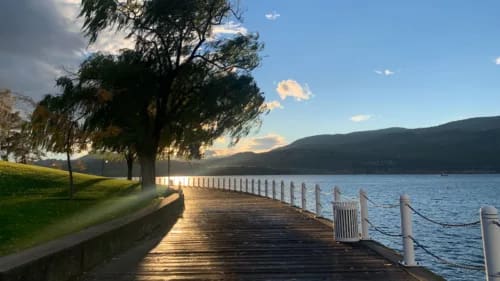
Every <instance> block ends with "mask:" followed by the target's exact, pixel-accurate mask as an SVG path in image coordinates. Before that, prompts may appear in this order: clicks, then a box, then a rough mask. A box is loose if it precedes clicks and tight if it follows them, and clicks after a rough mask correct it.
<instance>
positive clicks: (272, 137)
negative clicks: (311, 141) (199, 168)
mask: <svg viewBox="0 0 500 281" xmlns="http://www.w3.org/2000/svg"><path fill="white" fill-rule="evenodd" d="M222 140H224V141H222ZM228 143H229V139H227V138H221V140H219V141H216V142H215V144H214V146H213V147H211V148H209V149H207V150H205V155H206V156H207V157H208V156H215V157H221V156H228V155H232V154H235V153H240V152H247V151H252V152H255V153H261V152H266V151H269V150H272V149H275V148H278V147H281V146H284V145H286V144H287V141H286V140H285V138H284V137H283V136H280V135H278V134H267V135H265V136H260V137H251V138H243V139H241V140H240V141H239V142H238V143H237V144H236V145H235V146H233V147H227V145H228ZM224 146H225V147H224Z"/></svg>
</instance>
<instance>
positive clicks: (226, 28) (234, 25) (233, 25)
mask: <svg viewBox="0 0 500 281" xmlns="http://www.w3.org/2000/svg"><path fill="white" fill-rule="evenodd" d="M212 33H213V34H214V35H220V34H229V35H232V34H247V33H248V30H247V29H246V28H245V27H244V26H242V25H241V24H240V23H238V22H234V21H230V22H227V23H225V24H222V25H216V26H214V27H213V28H212Z"/></svg>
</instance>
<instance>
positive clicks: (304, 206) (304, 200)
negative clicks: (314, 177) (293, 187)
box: [300, 183, 307, 211]
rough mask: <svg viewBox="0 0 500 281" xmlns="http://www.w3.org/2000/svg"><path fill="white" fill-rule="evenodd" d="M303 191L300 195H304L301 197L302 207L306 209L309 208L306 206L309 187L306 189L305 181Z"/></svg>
mask: <svg viewBox="0 0 500 281" xmlns="http://www.w3.org/2000/svg"><path fill="white" fill-rule="evenodd" d="M301 191H302V192H301V195H300V197H302V198H301V199H302V206H301V207H302V210H304V211H305V210H306V209H307V207H306V203H307V202H306V200H307V199H306V191H307V189H306V184H305V183H302V190H301Z"/></svg>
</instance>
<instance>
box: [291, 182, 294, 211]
mask: <svg viewBox="0 0 500 281" xmlns="http://www.w3.org/2000/svg"><path fill="white" fill-rule="evenodd" d="M294 189H295V185H294V184H293V181H291V182H290V205H292V206H293V202H294V201H295V196H294V194H293V193H294Z"/></svg>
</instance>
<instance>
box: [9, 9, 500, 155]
mask: <svg viewBox="0 0 500 281" xmlns="http://www.w3.org/2000/svg"><path fill="white" fill-rule="evenodd" d="M79 3H80V0H44V1H39V0H20V1H14V0H12V1H7V2H5V3H2V6H1V8H2V9H0V36H1V37H2V38H9V40H2V41H1V42H0V65H2V67H0V88H10V89H13V90H14V91H18V92H21V93H24V94H28V95H31V96H33V97H35V98H40V97H41V96H42V95H43V94H45V93H48V92H53V91H54V89H53V86H54V79H55V78H56V77H57V76H59V75H61V74H64V69H72V68H74V67H76V66H78V64H79V63H80V62H81V61H82V59H83V57H84V56H85V55H86V54H88V53H89V52H93V51H96V50H101V51H103V50H104V51H108V52H113V51H117V50H118V49H120V48H123V47H132V46H133V44H131V43H130V42H128V43H127V42H124V41H123V40H120V38H117V37H119V36H120V34H118V35H113V34H111V33H108V34H105V35H104V36H102V38H100V40H98V42H97V43H96V44H94V45H92V46H90V47H89V46H88V45H87V40H86V39H85V38H84V37H83V36H82V35H81V33H80V27H81V20H77V19H76V15H77V14H78V10H79ZM240 4H241V8H242V10H243V11H244V21H243V23H242V24H241V25H235V24H234V23H232V24H228V25H227V26H224V27H222V28H221V29H220V30H219V32H222V33H224V32H229V33H231V32H234V31H241V32H258V33H259V34H260V38H261V40H262V41H263V42H264V44H265V49H264V51H263V53H262V55H263V61H262V65H261V66H260V67H259V68H258V69H256V70H255V71H254V76H255V78H256V80H257V83H258V85H259V86H260V88H261V89H262V91H263V92H265V95H266V99H267V102H270V103H272V104H274V105H275V106H278V105H279V107H277V108H275V109H273V110H272V111H271V112H270V113H269V114H268V115H267V116H265V117H264V118H263V121H264V122H263V125H262V127H261V128H260V130H259V131H258V132H255V133H254V134H252V135H250V136H248V138H245V139H243V140H242V141H241V142H240V144H239V145H238V146H236V147H233V148H229V149H228V148H227V139H224V138H221V139H219V140H217V141H216V145H215V146H214V147H213V148H209V149H210V150H212V152H213V153H212V154H214V153H215V154H218V155H223V154H228V153H234V152H238V151H245V150H252V151H265V150H267V149H270V148H273V147H277V146H280V145H285V144H288V143H290V142H292V141H294V140H296V139H298V138H301V137H305V136H310V135H315V134H335V133H346V132H352V131H359V130H370V129H378V128H385V127H393V126H398V127H408V128H415V127H425V126H432V125H438V124H441V123H445V122H449V121H453V120H457V119H463V118H469V117H476V116H492V115H500V107H499V105H500V95H499V93H500V17H499V16H498V11H500V2H498V1H493V0H484V1H464V0H455V1H451V0H446V1H445V0H440V1H436V0H433V1H430V0H419V1H401V0H397V1H396V0H377V1H373V0H365V1H356V0H315V1H297V0H288V1H284V0H267V1H264V0H241V1H240ZM21 15H22V16H21ZM266 15H267V16H266ZM20 18H22V19H23V20H19V19H20ZM2 27H4V28H2ZM231 30H232V31H231ZM40 34H51V36H50V37H47V36H42V37H41V36H40ZM497 59H498V64H497ZM298 98H299V99H298Z"/></svg>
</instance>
